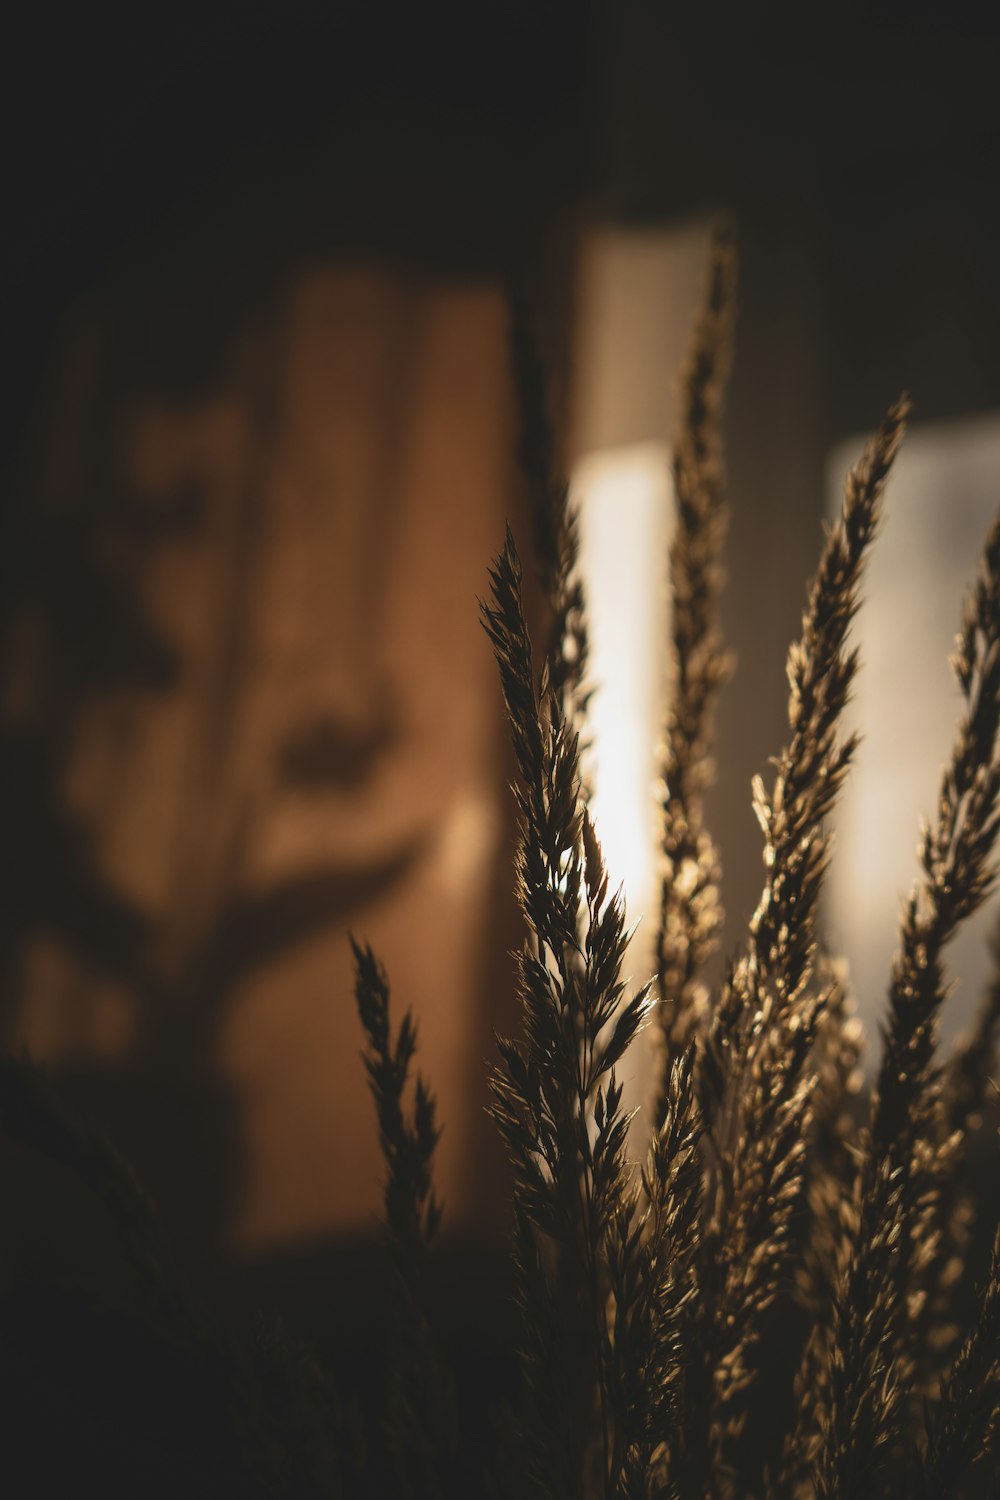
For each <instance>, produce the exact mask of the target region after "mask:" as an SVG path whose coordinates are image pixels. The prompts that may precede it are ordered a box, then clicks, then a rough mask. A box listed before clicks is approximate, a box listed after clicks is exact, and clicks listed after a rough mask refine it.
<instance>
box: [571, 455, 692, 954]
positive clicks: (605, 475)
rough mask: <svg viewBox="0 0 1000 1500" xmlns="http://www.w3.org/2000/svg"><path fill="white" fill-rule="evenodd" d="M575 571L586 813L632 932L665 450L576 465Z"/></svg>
mask: <svg viewBox="0 0 1000 1500" xmlns="http://www.w3.org/2000/svg"><path fill="white" fill-rule="evenodd" d="M572 496H573V499H574V500H575V502H576V503H577V504H578V505H579V507H580V520H581V565H582V571H583V576H584V580H585V584H586V589H587V605H588V622H589V628H590V637H591V662H590V679H591V681H592V683H593V684H594V687H595V692H594V696H593V698H592V700H591V706H590V713H589V715H588V732H589V734H590V737H591V742H592V750H591V759H590V766H591V779H592V784H593V792H594V796H593V802H592V813H593V817H594V824H595V827H596V829H597V835H598V838H599V839H600V840H601V844H602V846H603V849H604V855H605V859H606V863H607V866H608V870H609V872H610V875H611V881H612V883H613V884H614V885H617V884H618V882H623V883H624V886H625V895H626V898H627V901H628V916H629V922H630V925H634V924H635V922H636V921H637V920H639V919H640V918H642V917H643V916H646V917H649V916H651V914H652V911H653V901H654V898H655V892H656V857H655V848H656V843H655V838H656V835H655V821H654V798H653V786H654V783H655V777H656V764H655V754H656V744H657V741H658V739H659V737H660V731H661V727H662V726H661V711H662V710H661V697H662V695H661V692H660V685H661V679H662V670H663V659H664V643H665V641H666V636H667V625H668V602H667V598H666V590H665V586H664V582H663V579H664V572H665V562H664V559H665V556H666V545H667V524H668V514H669V510H670V479H669V465H668V460H667V450H666V448H665V447H664V446H663V445H662V444H660V443H641V444H635V445H632V446H629V447H622V448H614V449H609V450H605V451H603V452H598V453H591V454H588V455H587V456H586V457H584V458H583V459H582V460H580V462H579V463H578V464H577V465H576V467H575V469H574V472H573V479H572ZM637 939H638V941H639V942H640V954H641V957H642V960H643V961H642V962H641V963H640V962H639V956H640V955H634V956H633V968H634V972H636V973H637V974H638V973H641V974H642V977H645V969H646V968H647V967H648V961H649V955H647V953H646V949H647V947H648V946H649V945H650V944H651V941H652V923H651V921H649V920H646V921H645V922H643V925H642V929H641V938H638V935H637Z"/></svg>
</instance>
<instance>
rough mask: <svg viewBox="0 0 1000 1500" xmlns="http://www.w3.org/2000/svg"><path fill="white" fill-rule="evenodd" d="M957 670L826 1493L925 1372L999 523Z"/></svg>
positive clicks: (873, 1164)
mask: <svg viewBox="0 0 1000 1500" xmlns="http://www.w3.org/2000/svg"><path fill="white" fill-rule="evenodd" d="M953 666H954V669H955V673H956V676H957V678H958V681H959V684H960V686H961V689H962V693H963V696H964V698H965V712H964V714H963V717H962V719H961V721H960V723H959V727H958V732H957V735H956V739H955V743H954V746H953V749H952V753H951V756H950V758H949V761H948V763H947V765H946V767H945V770H944V773H943V776H942V781H941V788H940V792H939V796H938V806H937V814H936V817H935V819H934V821H933V823H931V824H929V825H928V826H927V827H926V828H925V831H924V836H923V839H922V844H921V865H922V876H921V880H920V882H919V884H918V887H917V889H916V890H915V892H914V893H913V895H912V896H911V897H910V899H909V900H908V902H907V904H906V907H905V909H904V912H903V919H902V930H901V936H900V946H899V951H898V953H897V956H896V958H895V960H894V962H893V968H892V975H891V979H890V985H889V1021H888V1031H887V1035H886V1040H885V1049H884V1054H883V1059H882V1064H881V1067H880V1071H879V1076H878V1082H877V1088H876V1093H875V1096H874V1100H873V1106H872V1118H871V1127H870V1132H869V1135H868V1139H867V1140H866V1143H865V1159H864V1164H863V1167H862V1170H861V1172H860V1173H859V1177H858V1188H857V1193H856V1195H855V1203H854V1208H853V1216H854V1226H853V1227H854V1233H853V1237H852V1238H853V1245H852V1251H851V1255H850V1257H849V1260H848V1263H847V1265H846V1266H845V1268H844V1271H843V1274H842V1277H841V1280H840V1285H839V1287H838V1294H837V1299H836V1315H835V1325H834V1338H833V1341H832V1361H833V1363H832V1370H831V1401H830V1410H829V1417H828V1422H827V1425H826V1430H825V1435H824V1444H823V1450H822V1454H821V1457H820V1462H819V1466H818V1469H817V1485H818V1489H819V1492H820V1494H821V1495H823V1496H826V1495H830V1496H833V1495H841V1494H854V1493H857V1494H866V1493H868V1490H869V1488H870V1487H871V1486H872V1485H873V1484H875V1483H877V1482H879V1476H880V1474H881V1473H882V1472H883V1470H884V1469H885V1467H886V1465H887V1464H889V1462H890V1461H891V1460H893V1459H895V1458H897V1457H898V1455H899V1453H900V1450H901V1447H902V1443H903V1437H904V1430H903V1429H904V1422H905V1416H906V1403H905V1400H904V1395H905V1393H906V1391H907V1389H908V1387H909V1385H910V1383H911V1381H912V1379H913V1377H914V1372H915V1370H916V1368H917V1359H918V1354H917V1350H916V1349H915V1347H914V1345H915V1343H916V1341H917V1339H918V1337H919V1330H920V1326H921V1322H922V1317H921V1314H922V1311H923V1305H924V1300H925V1299H926V1297H927V1295H928V1289H927V1285H926V1271H927V1267H928V1265H930V1264H933V1259H934V1256H935V1254H936V1250H937V1243H938V1234H939V1226H938V1224H937V1214H938V1208H939V1198H940V1189H941V1186H942V1184H943V1183H944V1182H945V1181H946V1180H947V1178H948V1176H949V1175H950V1174H951V1173H952V1172H953V1171H954V1169H955V1165H956V1156H957V1147H958V1145H959V1138H958V1137H956V1136H955V1135H952V1136H945V1135H944V1134H943V1132H942V1131H941V1128H940V1122H941V1113H940V1112H941V1090H940V1079H939V1072H938V1067H937V1064H936V1061H935V1047H936V1032H937V1018H938V1013H939V1010H940V1007H941V1004H942V1002H943V999H944V996H945V980H944V975H943V968H942V958H943V950H944V948H945V945H946V944H947V942H948V941H949V939H950V938H951V937H952V936H953V935H954V933H955V931H956V930H957V928H958V927H959V925H960V924H961V923H962V922H963V921H964V920H966V918H968V917H969V916H971V915H972V913H973V912H975V911H976V910H977V909H978V908H979V907H980V906H981V904H982V902H983V901H984V900H985V898H986V896H987V894H988V892H989V890H990V888H991V886H992V884H993V880H994V875H995V870H994V864H993V849H994V845H995V842H996V836H997V830H998V826H1000V825H998V817H997V803H998V796H1000V764H998V761H997V732H998V727H1000V520H998V521H997V522H996V523H995V524H994V526H993V528H992V529H991V531H990V534H989V536H988V538H987V541H986V545H985V548H984V551H983V556H982V562H981V566H980V574H979V578H978V580H977V583H976V586H975V588H974V589H973V591H972V593H971V594H970V596H969V599H968V601H967V604H966V608H965V612H964V615H963V621H962V629H961V632H960V634H959V636H958V640H957V646H956V652H955V655H954V657H953Z"/></svg>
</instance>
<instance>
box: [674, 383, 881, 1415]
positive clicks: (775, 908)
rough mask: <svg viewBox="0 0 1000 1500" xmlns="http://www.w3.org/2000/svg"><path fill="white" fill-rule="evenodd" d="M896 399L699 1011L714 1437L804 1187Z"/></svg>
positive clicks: (794, 652) (781, 1262) (797, 681)
mask: <svg viewBox="0 0 1000 1500" xmlns="http://www.w3.org/2000/svg"><path fill="white" fill-rule="evenodd" d="M907 410H908V407H907V403H906V402H905V401H900V402H898V403H897V404H896V405H895V406H894V407H892V408H891V410H890V411H889V413H888V415H887V416H886V419H885V421H884V423H883V425H882V427H881V429H880V431H879V432H878V434H877V435H876V437H875V438H873V439H872V441H871V442H870V443H869V445H868V447H867V448H866V450H865V452H864V455H863V456H862V458H861V460H860V461H859V463H858V464H857V465H856V466H855V467H854V468H853V469H852V470H851V471H850V473H849V474H848V476H847V482H846V488H845V496H844V504H843V509H842V511H841V516H840V519H839V521H838V523H837V525H836V526H835V527H834V529H833V530H832V531H831V533H830V535H829V536H828V538H827V541H826V545H825V547H824V549H823V555H822V558H821V560H820V565H819V569H818V571H817V574H816V577H815V579H814V581H813V583H812V586H811V588H810V591H809V597H808V602H807V605H806V610H805V613H804V615H803V622H802V635H801V637H800V639H799V640H798V641H797V642H796V643H795V644H794V645H793V646H792V648H791V650H790V652H789V658H788V680H789V686H790V696H789V707H788V717H789V725H790V728H791V731H792V733H791V738H790V740H789V741H788V743H787V744H786V746H785V747H784V749H783V750H782V752H781V754H780V756H779V757H778V760H777V768H776V772H775V777H774V783H773V788H772V790H771V792H770V793H769V792H767V791H766V789H765V786H764V783H763V781H762V779H761V778H759V777H758V778H757V779H756V781H755V783H754V804H755V810H756V812H757V817H758V820H759V822H760V825H761V828H762V829H763V832H764V839H765V849H764V863H765V868H766V872H767V873H766V878H765V883H764V890H763V893H762V896H761V900H760V903H759V905H758V907H757V910H756V911H755V913H754V915H753V918H752V919H751V923H750V931H749V937H748V942H747V947H746V951H745V953H744V954H743V955H742V957H741V958H740V959H739V961H738V962H737V964H736V965H735V967H734V968H733V970H732V972H731V975H730V977H729V979H728V981H727V984H726V985H725V987H724V990H723V994H722V997H721V1001H720V1004H719V1007H718V1010H717V1012H716V1014H715V1015H714V1016H713V1018H712V1022H711V1025H710V1029H709V1033H708V1038H707V1045H706V1049H705V1067H704V1072H703V1078H704V1084H705V1088H704V1094H705V1100H706V1106H707V1109H708V1113H709V1120H710V1122H711V1124H712V1128H713V1132H714V1135H715V1139H716V1142H717V1148H718V1155H719V1161H720V1170H719V1172H718V1175H717V1192H716V1202H715V1215H714V1225H713V1234H712V1243H713V1248H712V1250H711V1252H710V1253H711V1254H712V1255H713V1256H714V1257H718V1259H719V1260H720V1261H721V1268H720V1269H719V1270H718V1271H716V1272H715V1274H716V1275H717V1277H718V1284H719V1294H718V1300H717V1302H716V1304H715V1306H714V1307H713V1310H712V1317H713V1323H714V1331H713V1335H712V1345H713V1359H714V1382H715V1394H716V1403H717V1409H716V1418H715V1431H716V1441H717V1442H719V1443H723V1444H724V1443H725V1442H726V1441H727V1439H728V1438H729V1437H731V1436H734V1435H736V1432H737V1430H738V1419H737V1418H735V1417H734V1416H733V1415H731V1414H730V1412H729V1410H728V1409H729V1408H730V1405H731V1403H732V1401H733V1398H734V1397H735V1396H737V1395H738V1394H739V1392H740V1391H741V1390H743V1389H744V1388H745V1387H746V1385H747V1384H748V1383H749V1381H750V1380H752V1378H753V1373H754V1366H753V1361H752V1351H753V1348H754V1345H755V1343H756V1340H757V1337H758V1335H759V1318H760V1314H761V1313H762V1312H763V1311H764V1310H765V1309H766V1308H767V1307H768V1305H769V1304H770V1302H771V1301H772V1299H773V1297H774V1295H775V1293H776V1292H777V1290H778V1288H779V1286H780V1285H781V1284H782V1281H783V1279H784V1277H785V1275H786V1273H787V1260H788V1256H789V1252H790V1249H791V1247H792V1244H793V1227H794V1210H795V1207H796V1204H797V1202H798V1199H799V1195H800V1192H801V1188H802V1184H803V1171H804V1166H805V1159H806V1139H807V1135H808V1130H809V1122H810V1114H811V1095H812V1091H813V1088H814V1086H815V1081H816V1071H815V1066H814V1064H813V1061H812V1059H813V1050H814V1045H815V1042H816V1039H817V1036H818V1033H819V1028H820V1026H821V1024H822V1021H823V1018H824V1015H825V1014H826V1010H827V1006H828V1002H829V996H828V992H823V991H817V990H816V989H815V988H814V987H812V986H811V983H810V982H811V980H812V977H813V969H814V957H815V941H816V940H815V926H816V913H817V905H818V901H819V894H820V888H821V884H822V880H823V876H824V874H825V871H826V866H827V859H828V835H827V833H826V832H825V827H824V824H825V819H826V816H827V814H828V813H829V812H830V810H831V808H832V806H833V803H834V800H835V798H836V795H837V793H838V791H839V790H840V787H841V786H842V784H843V781H844V778H845V776H846V774H847V769H848V766H849V765H850V761H851V758H852V755H853V753H854V748H855V740H854V738H853V737H848V738H846V739H844V740H841V739H840V738H839V727H840V720H841V716H842V713H843V710H844V707H845V705H846V703H847V699H848V696H849V693H850V689H851V684H852V681H853V678H854V674H855V671H856V668H857V655H856V652H854V651H849V650H848V649H847V634H848V629H849V627H850V623H851V620H852V619H853V616H854V614H855V612H856V610H857V607H858V587H859V583H860V579H861V573H862V568H863V565H864V561H865V556H866V553H867V549H868V546H869V544H870V542H871V541H872V538H873V537H874V534H875V531H876V528H877V526H878V521H879V517H880V511H881V504H882V497H883V493H884V490H885V486H886V482H887V480H888V476H889V471H890V469H891V467H892V462H893V459H894V457H895V455H896V452H897V450H898V448H899V444H900V442H901V440H902V435H903V428H904V424H905V419H906V413H907Z"/></svg>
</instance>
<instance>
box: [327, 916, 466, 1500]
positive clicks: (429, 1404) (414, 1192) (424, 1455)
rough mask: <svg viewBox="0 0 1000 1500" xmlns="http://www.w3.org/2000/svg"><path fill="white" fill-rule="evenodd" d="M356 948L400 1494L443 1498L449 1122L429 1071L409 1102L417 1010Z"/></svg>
mask: <svg viewBox="0 0 1000 1500" xmlns="http://www.w3.org/2000/svg"><path fill="white" fill-rule="evenodd" d="M351 947H352V949H353V952H354V964H355V987H354V993H355V999H356V1001H357V1007H358V1014H359V1016H360V1018H361V1025H362V1027H363V1029H364V1033H365V1043H366V1045H365V1051H364V1053H363V1057H364V1064H365V1068H366V1070H367V1073H368V1081H369V1085H370V1087H371V1093H372V1098H373V1099H374V1101H375V1112H376V1116H377V1118H378V1128H379V1144H380V1146H381V1149H382V1156H383V1159H384V1161H385V1167H386V1174H385V1181H384V1184H383V1202H384V1211H385V1218H384V1221H383V1233H384V1239H385V1243H386V1246H387V1249H388V1251H389V1254H390V1257H391V1259H392V1264H393V1268H394V1271H395V1277H396V1285H397V1292H398V1299H397V1300H398V1307H397V1309H396V1319H395V1322H394V1327H393V1334H394V1336H393V1347H392V1349H391V1351H390V1368H389V1372H388V1390H387V1397H386V1408H385V1422H384V1431H385V1440H386V1446H387V1449H388V1452H389V1455H390V1458H391V1462H392V1467H393V1470H394V1477H395V1480H396V1483H397V1485H398V1486H399V1488H398V1493H399V1495H400V1496H405V1497H413V1500H439V1497H443V1496H444V1495H445V1494H446V1493H449V1490H448V1477H447V1476H448V1467H449V1462H450V1459H451V1456H452V1454H453V1451H454V1447H455V1427H454V1421H455V1418H454V1395H453V1391H452V1381H451V1376H450V1373H449V1372H448V1371H447V1370H446V1369H445V1367H444V1365H443V1363H442V1361H441V1359H440V1356H439V1354H438V1351H437V1348H436V1345H435V1341H434V1337H433V1333H432V1331H431V1324H430V1318H429V1316H428V1305H427V1285H426V1269H427V1255H428V1251H429V1250H430V1247H431V1244H432V1242H433V1240H434V1238H435V1235H436V1234H437V1231H438V1228H439V1226H440V1222H441V1209H440V1206H439V1204H438V1202H437V1199H436V1198H435V1195H434V1187H433V1180H432V1174H433V1163H434V1151H435V1148H436V1146H437V1143H438V1138H439V1135H440V1131H439V1129H438V1126H437V1122H436V1118H435V1113H436V1111H435V1102H434V1097H433V1095H432V1094H431V1092H430V1090H429V1089H428V1087H427V1084H426V1083H425V1081H424V1079H423V1077H422V1076H421V1075H420V1074H419V1073H417V1075H416V1078H415V1081H414V1083H413V1102H412V1106H411V1105H410V1103H409V1097H408V1096H409V1092H410V1081H411V1078H410V1075H411V1070H412V1066H413V1061H414V1057H415V1055H416V1050H417V1031H416V1026H415V1024H414V1021H413V1016H412V1014H411V1013H410V1012H409V1011H407V1012H406V1014H405V1015H404V1016H403V1019H402V1021H401V1022H400V1024H399V1027H398V1029H397V1030H396V1032H395V1034H394V1033H393V1029H392V1024H391V1019H390V1013H389V983H388V979H387V978H386V974H385V971H384V969H383V968H382V966H381V964H379V962H378V960H377V959H376V957H375V955H374V953H373V952H372V950H371V948H370V947H368V946H367V945H362V944H359V943H356V942H355V941H354V939H353V938H352V939H351Z"/></svg>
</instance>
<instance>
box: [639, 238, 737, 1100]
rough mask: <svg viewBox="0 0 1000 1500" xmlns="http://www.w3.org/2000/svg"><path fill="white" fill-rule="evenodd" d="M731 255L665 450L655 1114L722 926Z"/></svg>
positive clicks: (701, 996)
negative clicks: (719, 818)
mask: <svg viewBox="0 0 1000 1500" xmlns="http://www.w3.org/2000/svg"><path fill="white" fill-rule="evenodd" d="M735 281H736V256H735V250H734V247H733V242H732V238H731V234H730V232H729V230H728V228H727V227H726V226H724V225H722V224H719V225H717V226H716V227H715V230H714V232H713V237H712V244H711V249H710V254H709V267H708V278H707V285H706V289H705V296H704V301H703V303H702V306H701V309H700V311H699V314H698V317H697V321H696V324H695V333H694V341H693V347H692V350H691V355H690V358H689V361H688V366H687V369H686V371H685V373H684V377H683V380H682V383H681V412H680V421H679V424H678V431H677V435H676V437H675V439H674V449H673V480H674V507H675V520H674V532H673V537H672V540H671V545H670V559H669V573H670V600H671V610H672V646H673V652H672V667H673V680H672V684H671V691H670V699H669V710H668V715H667V723H666V731H665V736H664V747H663V752H662V757H661V764H660V774H661V778H662V783H663V809H662V811H663V826H662V854H663V879H662V883H661V892H660V916H659V929H658V934H657V945H656V952H657V960H656V967H657V994H658V996H659V1007H658V1010H657V1017H658V1021H659V1029H660V1032H661V1036H662V1053H663V1056H662V1063H661V1080H660V1082H661V1087H660V1089H659V1099H658V1104H657V1116H656V1124H657V1125H659V1124H661V1123H662V1120H663V1117H664V1114H665V1111H666V1108H667V1102H666V1092H667V1084H668V1080H669V1077H670V1069H671V1067H672V1063H673V1061H674V1060H675V1059H676V1058H677V1057H679V1056H680V1055H681V1053H682V1052H683V1050H684V1048H685V1046H686V1045H687V1043H688V1042H689V1040H690V1039H691V1038H692V1036H693V1035H694V1032H695V1030H696V1028H697V1027H698V1025H699V1024H700V1023H701V1021H702V1020H703V1017H704V1012H705V1008H706V992H705V987H704V983H703V981H702V974H703V970H704V966H705V964H706V963H707V961H708V959H709V958H710V957H711V955H712V953H713V952H714V950H715V945H716V942H717V940H718V934H719V931H720V928H721V925H722V905H721V901H720V895H719V882H720V870H719V859H718V854H717V851H716V848H715V845H714V844H713V842H712V839H711V837H710V835H709V833H708V831H707V829H706V827H705V823H704V814H703V808H702V797H703V793H704V791H705V787H706V785H707V784H708V782H709V781H710V779H711V775H712V718H713V709H714V706H715V700H716V697H717V695H718V692H719V688H720V686H721V685H722V684H723V683H724V681H725V679H726V677H727V676H728V673H729V670H730V662H729V658H728V656H727V654H726V651H725V647H724V643H723V639H722V629H721V625H720V621H719V595H720V592H721V589H722V584H723V578H724V575H723V567H722V547H723V542H724V540H725V535H726V526H727V519H728V515H727V507H726V502H725V470H724V463H723V452H722V416H723V406H724V399H725V391H726V385H727V382H728V378H729V370H730V364H731V356H732V347H731V346H732V324H733V306H734V296H735Z"/></svg>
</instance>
